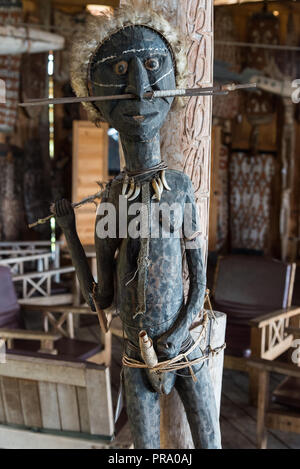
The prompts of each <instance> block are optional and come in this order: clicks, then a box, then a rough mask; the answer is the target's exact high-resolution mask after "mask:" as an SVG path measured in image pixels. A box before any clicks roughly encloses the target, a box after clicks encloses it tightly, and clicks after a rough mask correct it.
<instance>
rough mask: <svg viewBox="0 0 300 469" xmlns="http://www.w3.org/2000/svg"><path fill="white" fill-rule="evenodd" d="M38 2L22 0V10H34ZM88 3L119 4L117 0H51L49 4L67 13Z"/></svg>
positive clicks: (73, 11) (115, 5)
mask: <svg viewBox="0 0 300 469" xmlns="http://www.w3.org/2000/svg"><path fill="white" fill-rule="evenodd" d="M43 1H45V0H43ZM39 2H40V0H23V7H24V10H25V11H36V9H37V8H38V4H39ZM90 3H93V4H99V5H109V6H112V7H117V6H118V5H119V0H102V1H99V0H98V1H97V0H96V1H95V0H90V1H88V0H51V5H52V7H53V8H58V9H59V10H62V11H66V12H68V13H76V12H78V11H82V10H83V9H84V8H85V7H86V5H88V4H90Z"/></svg>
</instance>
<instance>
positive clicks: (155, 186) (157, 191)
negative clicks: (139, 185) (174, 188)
mask: <svg viewBox="0 0 300 469" xmlns="http://www.w3.org/2000/svg"><path fill="white" fill-rule="evenodd" d="M152 187H153V189H154V192H155V194H154V196H153V197H152V199H157V200H160V198H161V194H162V191H160V188H159V185H158V184H157V181H156V180H155V179H152Z"/></svg>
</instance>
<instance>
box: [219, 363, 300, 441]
mask: <svg viewBox="0 0 300 469" xmlns="http://www.w3.org/2000/svg"><path fill="white" fill-rule="evenodd" d="M281 380H282V377H281V376H279V375H274V374H273V375H272V376H271V382H270V386H271V388H274V387H275V386H276V385H277V384H278V382H279V381H281ZM221 431H222V444H223V448H224V449H255V448H256V409H255V408H254V407H251V406H250V405H249V404H248V376H247V374H246V373H242V372H239V371H232V370H224V372H223V388H222V401H221ZM268 449H300V435H297V434H294V433H286V432H281V431H277V430H276V431H273V430H272V431H270V432H269V433H268Z"/></svg>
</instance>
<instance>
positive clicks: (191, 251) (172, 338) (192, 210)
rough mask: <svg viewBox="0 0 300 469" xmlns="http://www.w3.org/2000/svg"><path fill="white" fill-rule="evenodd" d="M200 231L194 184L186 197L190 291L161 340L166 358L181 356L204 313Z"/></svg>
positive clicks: (185, 226) (203, 273)
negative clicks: (172, 323) (184, 345)
mask: <svg viewBox="0 0 300 469" xmlns="http://www.w3.org/2000/svg"><path fill="white" fill-rule="evenodd" d="M199 230H200V227H199V220H198V212H197V206H196V203H195V197H194V191H193V186H192V183H191V182H190V183H189V185H188V189H187V194H186V201H185V211H184V226H183V236H184V237H185V238H184V239H185V249H186V250H185V252H186V259H187V264H188V270H189V292H188V297H187V301H186V304H185V305H184V306H183V307H182V308H181V310H180V313H179V315H178V317H177V319H176V321H175V323H174V325H173V326H172V328H171V329H170V330H169V331H167V332H166V334H164V335H163V336H162V337H161V338H160V339H159V341H158V349H159V351H160V352H161V353H162V354H163V355H165V356H169V357H173V356H175V355H177V354H178V353H179V351H180V348H181V345H182V342H183V341H184V340H185V339H186V338H187V336H188V334H189V329H190V327H191V325H192V323H193V322H194V321H195V318H196V317H197V316H199V314H201V311H202V307H203V302H204V297H205V290H206V271H205V267H204V265H203V257H202V249H201V243H200V236H199ZM191 238H192V240H190V239H191Z"/></svg>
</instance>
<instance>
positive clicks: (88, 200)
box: [28, 182, 105, 228]
mask: <svg viewBox="0 0 300 469" xmlns="http://www.w3.org/2000/svg"><path fill="white" fill-rule="evenodd" d="M97 184H98V185H99V186H100V187H101V190H100V191H98V192H96V194H93V195H89V196H88V197H85V198H84V199H82V200H80V202H74V203H73V204H71V205H72V207H73V208H78V207H81V205H85V204H90V203H95V200H96V199H101V197H102V195H103V193H104V191H105V187H104V184H103V183H102V182H97ZM50 211H51V212H52V214H51V215H48V216H47V217H45V218H39V219H38V220H37V221H36V222H34V223H31V224H30V225H28V227H29V228H34V227H35V226H37V225H43V224H44V223H46V222H47V221H49V220H50V218H52V217H54V216H55V209H54V204H52V205H51V207H50Z"/></svg>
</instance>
